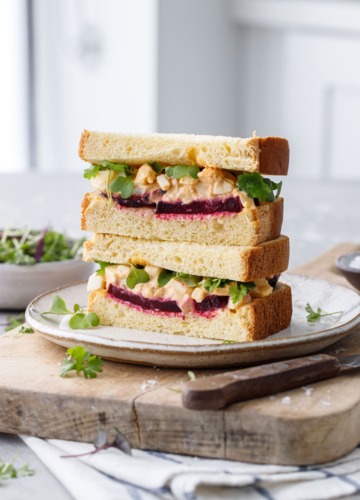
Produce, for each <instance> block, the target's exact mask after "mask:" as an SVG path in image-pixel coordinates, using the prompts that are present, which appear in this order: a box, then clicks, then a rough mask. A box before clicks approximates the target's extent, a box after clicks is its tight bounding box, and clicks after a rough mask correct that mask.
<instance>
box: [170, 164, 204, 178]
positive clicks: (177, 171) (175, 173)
mask: <svg viewBox="0 0 360 500" xmlns="http://www.w3.org/2000/svg"><path fill="white" fill-rule="evenodd" d="M199 172H200V169H199V167H197V166H196V165H189V166H187V165H175V166H174V167H167V168H166V169H165V173H166V175H167V176H168V177H174V178H175V179H181V177H184V176H185V175H189V176H190V177H192V178H193V179H197V178H198V173H199Z"/></svg>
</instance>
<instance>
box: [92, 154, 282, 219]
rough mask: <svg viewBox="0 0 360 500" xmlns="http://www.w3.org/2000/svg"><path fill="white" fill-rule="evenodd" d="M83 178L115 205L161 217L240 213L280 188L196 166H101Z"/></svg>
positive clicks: (259, 178)
mask: <svg viewBox="0 0 360 500" xmlns="http://www.w3.org/2000/svg"><path fill="white" fill-rule="evenodd" d="M84 177H86V178H88V179H90V180H91V183H92V185H93V187H94V188H95V189H96V190H97V191H99V192H101V193H102V194H103V195H104V196H107V197H108V198H109V199H113V200H114V201H115V202H116V203H118V204H119V205H122V206H127V207H134V208H136V207H144V206H148V207H149V206H151V207H153V209H154V211H155V213H159V214H161V213H175V214H176V213H185V214H186V213H188V214H191V213H208V214H212V213H219V212H240V211H241V210H242V209H243V208H254V207H255V206H256V205H258V204H259V203H260V202H265V201H267V202H271V201H274V200H275V199H277V198H278V197H279V195H280V190H281V182H279V183H275V182H273V181H271V180H270V179H266V178H264V177H262V176H261V175H260V174H258V173H257V172H254V173H241V174H239V173H235V172H231V171H227V170H223V169H219V168H212V167H205V168H200V167H198V166H196V165H175V166H165V165H160V164H158V163H144V164H143V165H140V166H136V167H135V166H129V165H126V164H120V163H111V162H109V161H106V160H104V161H103V162H101V164H97V165H92V166H91V167H89V168H88V169H86V170H85V173H84ZM274 191H275V194H274Z"/></svg>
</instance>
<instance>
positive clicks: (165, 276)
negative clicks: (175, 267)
mask: <svg viewBox="0 0 360 500" xmlns="http://www.w3.org/2000/svg"><path fill="white" fill-rule="evenodd" d="M175 275H176V272H175V271H169V270H167V269H163V270H162V271H161V273H160V274H159V276H158V279H157V282H158V285H159V286H160V287H162V286H165V285H167V284H168V283H169V281H170V280H171V279H172V278H175Z"/></svg>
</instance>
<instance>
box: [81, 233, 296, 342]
mask: <svg viewBox="0 0 360 500" xmlns="http://www.w3.org/2000/svg"><path fill="white" fill-rule="evenodd" d="M83 258H84V260H86V261H94V262H98V264H99V265H100V269H99V270H98V271H97V273H95V274H93V275H92V276H91V277H90V279H89V282H88V291H89V292H90V295H89V302H88V310H89V311H90V312H95V313H96V314H97V315H98V316H99V318H100V322H101V323H102V324H104V325H113V326H122V327H126V328H136V329H142V330H150V331H158V332H164V333H173V334H181V335H186V336H191V337H205V338H211V339H221V340H226V341H237V342H245V341H251V340H258V339H262V338H265V337H267V336H268V335H270V334H273V333H275V332H277V331H279V330H282V329H283V328H286V327H287V326H288V325H289V323H290V319H291V290H290V287H289V286H287V285H285V284H281V283H279V282H278V278H279V274H280V273H281V272H283V271H284V270H285V269H286V268H287V265H288V259H289V240H288V238H287V237H286V236H282V237H280V238H278V239H277V240H275V241H272V242H267V243H263V244H262V245H259V246H256V247H228V248H226V247H225V248H224V249H223V247H222V245H205V244H199V243H186V244H185V243H178V242H157V241H149V240H144V239H141V238H139V239H136V238H130V237H127V236H115V235H107V234H95V235H94V236H93V237H92V238H91V239H90V240H89V241H87V242H86V243H85V245H84V257H83ZM104 259H105V260H104Z"/></svg>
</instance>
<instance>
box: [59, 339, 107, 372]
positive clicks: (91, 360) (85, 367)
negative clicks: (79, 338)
mask: <svg viewBox="0 0 360 500" xmlns="http://www.w3.org/2000/svg"><path fill="white" fill-rule="evenodd" d="M67 354H68V357H67V358H65V360H64V361H63V363H62V365H61V369H60V376H61V377H65V375H66V374H67V373H69V372H70V371H72V370H75V371H76V373H77V374H79V373H81V372H83V374H84V377H85V378H96V377H97V374H98V373H100V372H102V367H103V365H104V362H103V360H102V359H101V358H100V357H99V356H95V355H94V354H91V353H90V352H89V351H87V350H86V349H85V347H82V346H75V347H70V348H69V349H68V350H67Z"/></svg>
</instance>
